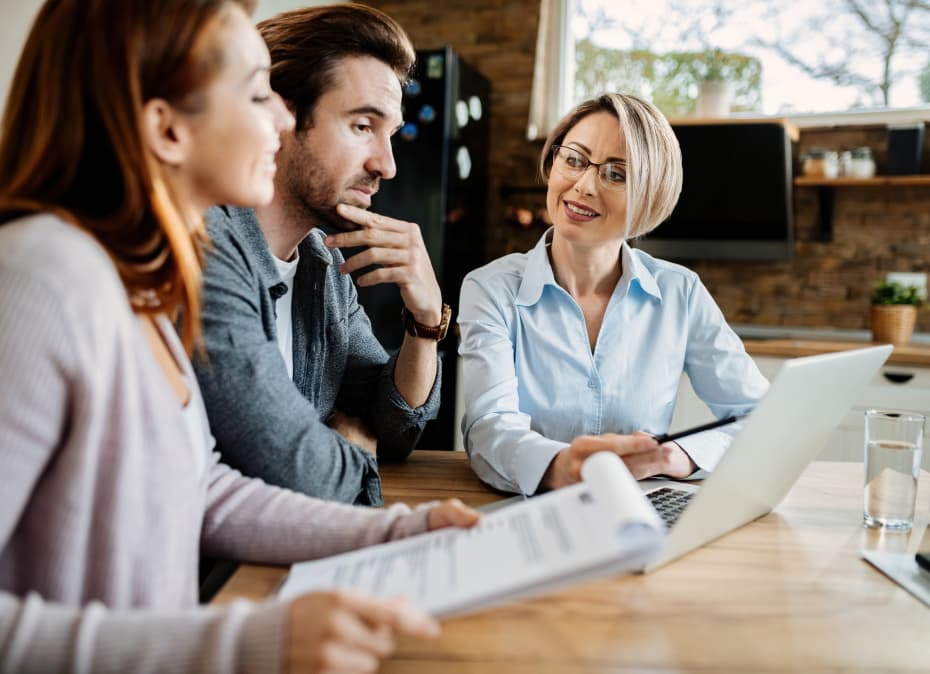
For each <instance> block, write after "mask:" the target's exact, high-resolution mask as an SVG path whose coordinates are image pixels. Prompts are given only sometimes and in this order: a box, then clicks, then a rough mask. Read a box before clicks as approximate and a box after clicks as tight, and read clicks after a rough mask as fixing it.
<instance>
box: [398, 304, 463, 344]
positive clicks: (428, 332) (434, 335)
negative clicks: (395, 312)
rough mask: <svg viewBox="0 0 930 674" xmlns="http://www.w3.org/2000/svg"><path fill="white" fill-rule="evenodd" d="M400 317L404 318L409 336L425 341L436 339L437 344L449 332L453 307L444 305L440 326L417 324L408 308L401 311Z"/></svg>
mask: <svg viewBox="0 0 930 674" xmlns="http://www.w3.org/2000/svg"><path fill="white" fill-rule="evenodd" d="M400 315H401V316H403V318H404V328H406V330H407V334H408V335H412V336H413V337H423V338H424V339H435V340H436V341H437V342H438V341H439V340H441V339H444V338H445V336H446V333H447V332H448V331H449V319H450V318H451V317H452V307H450V306H449V305H448V304H443V305H442V318H440V319H439V325H423V324H422V323H417V321H416V319H414V317H413V314H411V313H410V312H409V311H407V307H404V308H403V309H401V310H400Z"/></svg>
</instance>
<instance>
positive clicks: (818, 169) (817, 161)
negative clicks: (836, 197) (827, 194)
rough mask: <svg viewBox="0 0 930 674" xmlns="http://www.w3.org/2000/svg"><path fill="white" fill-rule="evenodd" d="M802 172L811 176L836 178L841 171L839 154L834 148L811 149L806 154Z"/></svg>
mask: <svg viewBox="0 0 930 674" xmlns="http://www.w3.org/2000/svg"><path fill="white" fill-rule="evenodd" d="M801 172H802V173H803V174H804V175H806V176H808V177H810V178H836V177H837V176H838V175H839V173H840V159H839V155H838V154H837V153H836V152H835V151H833V150H822V149H820V148H816V149H813V150H810V151H809V152H808V153H807V154H806V155H805V156H804V162H803V164H802V165H801Z"/></svg>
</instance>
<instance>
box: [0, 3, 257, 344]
mask: <svg viewBox="0 0 930 674" xmlns="http://www.w3.org/2000/svg"><path fill="white" fill-rule="evenodd" d="M234 4H235V5H239V6H240V7H242V8H243V9H245V10H246V12H249V13H251V11H252V9H253V7H254V0H158V1H157V2H154V1H153V0H118V1H114V0H48V1H47V2H46V3H45V4H44V5H43V6H42V8H41V9H40V11H39V14H38V16H37V18H36V20H35V23H34V24H33V27H32V30H31V32H30V34H29V37H28V38H27V40H26V44H25V46H24V48H23V52H22V55H21V56H20V59H19V63H18V65H17V67H16V72H15V74H14V77H13V82H12V85H11V87H10V93H9V97H8V98H7V105H6V110H5V111H4V115H3V121H2V125H0V223H3V222H8V221H10V220H12V219H13V218H16V217H19V216H21V215H25V214H29V213H36V212H43V211H44V212H52V213H56V214H58V215H59V216H60V217H63V218H65V219H67V220H69V221H71V222H73V223H75V224H76V225H78V226H79V227H81V228H82V229H84V230H85V231H87V232H89V233H90V234H91V235H93V236H94V237H95V238H96V239H97V240H98V241H99V242H100V244H101V245H102V246H103V247H104V248H106V250H107V251H108V252H109V254H110V257H111V258H112V259H113V262H114V264H115V265H116V268H117V270H118V272H119V274H120V277H121V279H122V281H123V284H124V285H125V286H126V290H127V292H128V294H129V296H130V298H132V299H133V304H134V306H135V309H136V311H140V312H145V313H156V312H165V313H168V314H169V315H172V316H174V315H177V314H178V313H182V314H183V328H182V334H181V336H182V339H183V341H184V345H185V347H186V348H187V349H188V351H189V352H190V351H191V350H193V348H194V347H195V346H196V345H199V344H200V341H201V332H200V330H201V327H200V290H201V288H200V286H201V275H202V265H203V251H202V245H203V243H204V242H205V241H206V234H205V232H204V227H203V222H202V219H201V218H200V217H196V218H194V221H192V217H191V214H190V212H189V211H190V209H189V207H186V205H185V204H183V203H181V202H180V201H179V200H178V198H177V196H176V195H174V194H172V191H171V188H170V184H169V182H168V180H167V179H166V177H165V170H164V168H163V166H162V165H161V164H160V162H159V161H158V160H157V159H156V157H155V156H154V155H153V153H152V152H151V151H150V150H149V149H148V147H147V145H146V144H145V142H144V140H143V134H142V130H141V115H142V108H143V106H144V104H145V102H146V101H149V100H151V99H153V98H162V99H165V100H166V101H168V102H170V103H172V104H175V105H178V106H180V107H183V108H184V109H185V110H187V111H190V112H197V111H199V110H202V109H203V108H204V106H205V99H204V96H203V91H204V89H205V88H206V86H207V85H208V84H209V83H210V82H211V81H212V79H213V78H214V77H215V76H216V75H217V74H218V73H219V71H220V70H221V68H222V66H223V55H224V53H225V50H224V44H223V41H222V31H221V30H220V26H221V24H222V23H223V20H224V19H225V18H226V17H228V14H227V13H226V12H227V10H228V9H229V7H230V6H232V5H234Z"/></svg>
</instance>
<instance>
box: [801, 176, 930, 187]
mask: <svg viewBox="0 0 930 674" xmlns="http://www.w3.org/2000/svg"><path fill="white" fill-rule="evenodd" d="M794 184H795V185H797V186H798V187H896V186H898V187H907V186H908V185H930V175H913V176H875V177H874V178H812V177H807V176H800V177H797V178H795V179H794Z"/></svg>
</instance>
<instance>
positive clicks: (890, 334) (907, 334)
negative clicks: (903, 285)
mask: <svg viewBox="0 0 930 674" xmlns="http://www.w3.org/2000/svg"><path fill="white" fill-rule="evenodd" d="M871 318H872V341H873V342H882V343H885V344H894V345H896V346H898V345H903V344H907V343H908V342H910V341H911V335H912V334H914V324H915V323H916V322H917V307H915V306H913V305H911V304H873V305H872V310H871Z"/></svg>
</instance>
